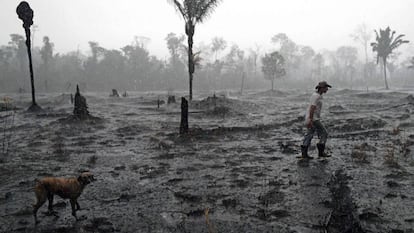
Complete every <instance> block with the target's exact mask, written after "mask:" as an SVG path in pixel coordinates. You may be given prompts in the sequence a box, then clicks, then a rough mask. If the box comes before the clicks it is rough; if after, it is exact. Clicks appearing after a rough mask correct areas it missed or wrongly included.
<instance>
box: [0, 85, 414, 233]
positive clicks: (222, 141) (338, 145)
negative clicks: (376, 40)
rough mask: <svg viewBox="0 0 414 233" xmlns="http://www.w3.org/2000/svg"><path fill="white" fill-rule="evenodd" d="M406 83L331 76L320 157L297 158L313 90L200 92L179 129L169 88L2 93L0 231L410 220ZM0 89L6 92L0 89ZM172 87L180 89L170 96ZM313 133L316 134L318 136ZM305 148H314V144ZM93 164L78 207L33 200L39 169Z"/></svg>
mask: <svg viewBox="0 0 414 233" xmlns="http://www.w3.org/2000/svg"><path fill="white" fill-rule="evenodd" d="M412 93H414V90H413V91H407V90H405V91H370V92H364V91H355V90H335V89H333V90H330V91H329V92H328V93H327V94H326V95H324V107H323V108H324V109H323V113H322V114H323V118H324V123H325V126H326V128H327V129H328V132H329V140H328V144H327V150H328V152H329V153H330V154H332V157H331V158H328V159H323V160H321V159H314V160H311V161H303V160H298V159H297V158H296V156H298V155H299V153H300V152H299V147H300V144H301V140H302V136H303V134H304V132H305V128H304V127H303V115H304V111H305V109H306V106H307V104H308V101H309V97H310V94H311V93H310V92H305V91H301V90H289V91H274V92H272V91H266V92H251V93H246V94H244V95H242V96H236V95H234V96H226V97H223V96H217V98H213V97H212V96H211V95H210V96H208V95H207V94H204V95H203V94H202V95H199V96H195V100H194V101H192V102H191V103H190V117H189V120H190V134H189V135H186V136H180V135H179V134H178V131H179V123H180V109H181V108H180V104H179V103H176V104H169V105H167V104H162V105H161V106H160V108H157V100H158V98H161V99H162V100H164V101H166V99H167V96H166V95H165V93H129V96H128V97H125V98H113V97H109V93H84V95H85V97H86V100H87V103H88V105H89V112H90V113H91V114H92V115H93V116H95V117H96V118H93V119H91V120H87V121H82V122H79V121H75V120H73V119H72V118H71V117H70V116H71V114H72V111H73V106H72V105H71V104H70V96H69V95H67V94H66V95H62V94H47V95H42V94H40V95H39V96H38V97H37V99H38V103H39V105H40V106H41V107H42V108H43V109H44V111H43V112H40V113H28V112H26V111H25V110H26V109H27V107H28V105H29V103H30V95H27V96H21V95H17V94H9V95H7V96H8V97H11V98H12V99H13V104H14V106H15V107H17V110H15V111H2V112H0V129H1V135H0V143H1V144H0V145H1V147H0V148H1V150H2V151H1V157H0V216H1V217H0V232H68V233H69V232H71V233H72V232H75V233H76V232H209V233H210V232H237V233H239V232H315V233H316V232H394V233H396V232H411V233H412V232H414V230H413V229H414V157H413V152H412V150H413V149H414V148H413V145H414V123H413V116H412V113H413V111H414V98H413V96H412ZM1 97H3V96H1ZM179 97H180V95H178V94H177V96H176V99H178V100H179V99H180V98H179ZM316 140H317V138H316V137H315V139H314V141H313V145H315V143H316ZM310 153H311V154H312V155H314V156H316V153H317V151H316V149H315V148H314V147H312V148H311V150H310ZM82 171H91V172H93V173H94V174H95V177H96V178H97V181H96V182H94V183H92V184H90V185H89V186H87V187H86V188H85V190H84V192H83V194H82V195H81V196H80V198H79V200H78V201H79V203H80V206H81V210H80V211H78V216H81V217H80V220H79V221H76V220H75V219H74V218H73V217H72V216H71V210H70V204H69V202H68V201H67V200H63V199H60V198H59V197H55V207H54V209H55V210H56V211H57V215H56V216H53V215H52V216H49V215H48V214H47V203H46V204H45V205H44V206H42V208H41V209H40V210H39V213H38V218H39V220H40V223H39V224H38V225H37V226H35V225H34V220H33V216H32V206H31V205H32V204H33V203H34V202H35V196H34V193H33V186H34V184H35V179H39V178H42V177H44V176H63V177H70V176H77V175H78V174H79V173H80V172H82Z"/></svg>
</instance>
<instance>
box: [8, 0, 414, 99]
mask: <svg viewBox="0 0 414 233" xmlns="http://www.w3.org/2000/svg"><path fill="white" fill-rule="evenodd" d="M18 3H19V1H17V0H8V1H2V2H1V3H0V5H1V7H0V22H1V25H2V27H1V28H2V29H1V30H2V33H1V34H0V89H1V91H6V92H15V91H21V92H29V91H30V82H29V79H28V77H29V75H28V68H27V67H28V65H27V64H28V59H27V53H26V48H25V44H24V41H25V38H24V30H23V28H22V26H21V25H22V23H21V21H20V20H19V19H18V18H17V15H16V12H15V9H16V6H17V5H18ZM29 3H30V5H31V7H32V8H33V10H34V25H33V26H32V27H31V30H32V42H33V45H32V47H33V48H32V49H33V57H34V71H35V85H36V89H37V90H38V91H40V92H65V91H67V90H69V89H71V90H73V88H74V85H76V84H79V85H80V86H81V89H83V90H88V91H109V90H110V89H112V88H116V89H120V90H128V91H135V90H136V91H145V90H164V91H171V90H187V88H188V70H187V67H188V65H187V63H188V61H187V49H186V47H187V37H186V36H185V31H184V20H183V19H182V17H181V15H180V14H179V12H177V11H176V10H175V9H174V7H173V5H172V4H171V3H169V2H168V1H164V0H156V1H126V0H125V1H120V2H114V1H108V0H104V1H102V0H100V1H98V0H92V1H80V0H76V1H62V0H57V1H41V0H33V1H29ZM410 9H414V2H412V1H409V0H397V1H394V2H392V3H390V2H388V1H385V0H381V1H371V0H370V1H362V2H361V1H356V0H352V1H328V0H317V1H307V0H295V1H288V2H275V1H271V0H260V1H257V2H254V3H252V2H248V1H236V0H226V1H223V2H222V3H221V4H220V5H219V6H218V7H216V8H215V9H214V12H212V13H211V14H210V16H209V17H207V18H206V19H205V20H204V21H203V22H202V23H199V24H197V27H196V30H195V34H194V49H193V50H194V53H197V55H198V58H199V59H198V62H197V64H196V71H195V74H194V89H196V90H197V89H203V90H211V91H216V90H220V89H236V90H237V89H242V88H245V89H256V88H268V87H269V86H270V84H272V86H274V88H276V89H277V88H283V87H285V86H288V87H291V86H296V87H297V86H298V83H300V85H299V86H303V87H312V86H313V85H314V83H315V82H317V81H318V80H321V79H326V80H328V81H330V82H332V83H335V85H336V86H337V87H343V88H349V89H356V88H358V89H361V88H363V89H366V88H370V87H380V88H381V87H384V77H383V76H384V74H383V73H384V72H383V69H382V65H381V60H380V62H379V63H378V64H377V60H376V53H374V52H372V47H371V46H370V43H372V42H375V32H374V30H377V31H379V30H380V29H385V28H386V27H388V26H389V27H390V28H391V30H395V31H396V35H400V34H404V35H405V36H404V39H406V40H410V39H411V40H413V39H412V38H414V29H413V27H412V26H411V25H410V22H412V16H411V15H412V14H411V12H410ZM274 51H277V52H278V53H279V54H281V55H282V56H283V58H284V65H283V67H284V69H285V75H279V76H276V77H269V76H267V75H266V74H264V72H263V58H264V57H265V55H266V54H270V53H272V52H274ZM412 57H414V47H413V45H412V44H411V43H408V44H404V45H402V46H400V47H399V48H397V49H395V50H394V51H393V54H392V55H391V56H390V57H389V58H388V60H387V71H386V72H387V78H388V79H389V82H390V86H391V87H401V86H408V85H412V84H413V81H412V79H411V77H412V76H413V74H414V71H413V69H409V68H408V67H409V66H410V65H411V66H412V65H413V64H412V62H413V61H412V60H411V59H412Z"/></svg>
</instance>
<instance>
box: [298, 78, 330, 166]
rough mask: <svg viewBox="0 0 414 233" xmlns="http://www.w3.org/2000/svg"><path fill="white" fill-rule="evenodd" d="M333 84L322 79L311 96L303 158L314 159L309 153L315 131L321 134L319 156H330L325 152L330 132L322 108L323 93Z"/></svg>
mask: <svg viewBox="0 0 414 233" xmlns="http://www.w3.org/2000/svg"><path fill="white" fill-rule="evenodd" d="M331 87H332V86H331V85H329V84H328V83H327V82H326V81H321V82H319V83H318V85H317V86H316V87H315V89H316V91H315V92H314V93H313V94H312V96H311V98H310V104H309V107H308V109H307V111H306V117H305V125H306V127H307V128H308V130H307V132H306V134H305V137H304V139H303V143H302V145H301V151H302V158H305V159H313V157H311V156H309V155H308V148H309V146H310V144H311V141H312V138H313V135H314V133H315V132H316V133H317V134H318V136H319V143H317V144H316V146H317V148H318V156H319V157H330V155H327V154H326V153H325V144H326V140H327V139H328V132H327V131H326V129H325V127H324V126H323V125H322V123H321V121H320V120H321V109H322V99H323V98H322V95H323V94H324V93H326V92H327V91H328V88H331Z"/></svg>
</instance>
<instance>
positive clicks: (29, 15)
mask: <svg viewBox="0 0 414 233" xmlns="http://www.w3.org/2000/svg"><path fill="white" fill-rule="evenodd" d="M16 13H17V15H18V16H19V19H21V20H22V21H23V28H24V31H25V33H26V47H27V55H28V56H29V69H30V82H31V85H32V105H31V106H30V107H29V109H28V110H29V111H39V110H42V108H40V107H39V105H37V103H36V98H35V87H34V75H33V64H32V51H31V42H30V26H32V25H33V10H32V8H30V6H29V3H27V2H25V1H22V2H20V4H19V5H18V6H17V8H16Z"/></svg>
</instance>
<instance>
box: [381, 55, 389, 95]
mask: <svg viewBox="0 0 414 233" xmlns="http://www.w3.org/2000/svg"><path fill="white" fill-rule="evenodd" d="M382 61H383V65H384V81H385V89H386V90H389V88H388V82H387V58H386V57H384V58H383V59H382Z"/></svg>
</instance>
